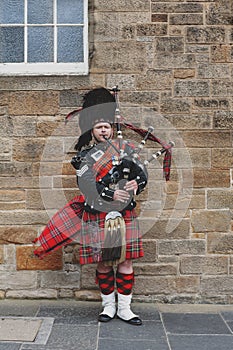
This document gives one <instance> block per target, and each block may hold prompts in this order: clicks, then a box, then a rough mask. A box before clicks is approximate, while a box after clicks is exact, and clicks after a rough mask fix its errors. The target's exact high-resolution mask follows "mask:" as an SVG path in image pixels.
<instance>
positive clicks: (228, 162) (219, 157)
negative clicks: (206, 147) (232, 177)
mask: <svg viewBox="0 0 233 350" xmlns="http://www.w3.org/2000/svg"><path fill="white" fill-rule="evenodd" d="M211 165H212V168H219V169H229V168H233V149H232V148H215V149H213V150H212V157H211Z"/></svg>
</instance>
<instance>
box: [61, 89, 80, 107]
mask: <svg viewBox="0 0 233 350" xmlns="http://www.w3.org/2000/svg"><path fill="white" fill-rule="evenodd" d="M84 94H85V91H77V90H63V91H61V92H60V95H59V105H60V107H75V108H76V107H80V106H81V105H82V101H83V96H84Z"/></svg>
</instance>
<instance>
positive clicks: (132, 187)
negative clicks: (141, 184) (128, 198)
mask: <svg viewBox="0 0 233 350" xmlns="http://www.w3.org/2000/svg"><path fill="white" fill-rule="evenodd" d="M124 189H125V190H126V191H133V193H134V194H136V192H137V190H138V184H137V181H136V180H131V181H128V182H126V184H125V186H124Z"/></svg>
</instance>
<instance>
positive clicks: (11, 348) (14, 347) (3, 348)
mask: <svg viewBox="0 0 233 350" xmlns="http://www.w3.org/2000/svg"><path fill="white" fill-rule="evenodd" d="M0 350H21V344H15V343H11V342H9V343H2V344H1V343H0Z"/></svg>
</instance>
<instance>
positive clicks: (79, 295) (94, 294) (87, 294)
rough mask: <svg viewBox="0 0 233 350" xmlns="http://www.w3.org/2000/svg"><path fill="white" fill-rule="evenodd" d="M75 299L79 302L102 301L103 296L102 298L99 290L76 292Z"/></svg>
mask: <svg viewBox="0 0 233 350" xmlns="http://www.w3.org/2000/svg"><path fill="white" fill-rule="evenodd" d="M74 294H75V298H76V299H77V300H82V301H86V300H89V301H91V300H92V301H101V296H100V291H99V290H86V289H83V290H77V291H75V293H74Z"/></svg>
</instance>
